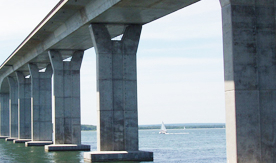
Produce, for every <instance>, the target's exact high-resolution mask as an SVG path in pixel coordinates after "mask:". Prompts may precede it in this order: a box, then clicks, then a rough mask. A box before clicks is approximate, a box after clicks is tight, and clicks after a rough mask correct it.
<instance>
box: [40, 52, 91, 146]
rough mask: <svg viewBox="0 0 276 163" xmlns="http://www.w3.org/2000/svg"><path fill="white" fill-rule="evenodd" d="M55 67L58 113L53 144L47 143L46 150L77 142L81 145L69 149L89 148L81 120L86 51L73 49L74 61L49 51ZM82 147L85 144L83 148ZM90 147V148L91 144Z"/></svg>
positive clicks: (55, 105) (55, 110) (54, 108)
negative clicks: (82, 137)
mask: <svg viewBox="0 0 276 163" xmlns="http://www.w3.org/2000/svg"><path fill="white" fill-rule="evenodd" d="M49 57H50V61H51V65H52V68H53V72H54V73H53V95H54V96H53V103H54V104H53V113H54V116H53V117H54V138H53V142H54V145H53V146H45V150H47V151H51V150H54V149H53V148H55V147H56V148H57V150H60V146H56V145H60V144H61V146H62V145H64V144H76V145H77V147H75V146H73V147H70V146H69V145H65V146H64V147H63V149H64V150H66V147H67V148H68V150H69V149H71V148H72V149H78V150H86V149H87V147H86V146H85V145H83V146H82V145H81V119H80V67H81V62H82V58H83V51H75V52H73V55H72V58H71V61H63V59H62V55H61V53H60V52H58V51H53V50H50V51H49ZM81 147H84V148H83V149H82V148H81ZM89 148H90V147H89Z"/></svg>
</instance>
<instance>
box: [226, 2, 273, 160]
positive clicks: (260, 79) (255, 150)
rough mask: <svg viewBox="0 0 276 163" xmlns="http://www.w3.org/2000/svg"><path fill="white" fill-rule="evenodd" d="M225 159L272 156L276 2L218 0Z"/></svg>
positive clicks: (267, 157)
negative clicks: (223, 81)
mask: <svg viewBox="0 0 276 163" xmlns="http://www.w3.org/2000/svg"><path fill="white" fill-rule="evenodd" d="M221 5H222V16H223V46H224V69H225V70H224V71H225V98H226V137H227V160H228V161H227V162H229V163H236V162H238V163H273V162H275V160H276V155H275V151H276V132H275V131H276V118H275V117H276V64H275V63H276V51H275V48H276V41H275V40H276V33H275V29H276V24H275V1H269V0H255V1H238V0H230V1H229V0H221Z"/></svg>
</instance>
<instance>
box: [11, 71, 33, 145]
mask: <svg viewBox="0 0 276 163" xmlns="http://www.w3.org/2000/svg"><path fill="white" fill-rule="evenodd" d="M15 74H16V78H17V81H18V139H19V140H18V141H14V142H22V141H21V140H20V139H24V140H25V139H28V140H30V139H31V79H30V78H25V76H24V74H23V73H22V72H19V71H17V72H16V73H15Z"/></svg>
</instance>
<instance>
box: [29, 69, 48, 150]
mask: <svg viewBox="0 0 276 163" xmlns="http://www.w3.org/2000/svg"><path fill="white" fill-rule="evenodd" d="M28 67H29V71H30V75H31V81H32V82H31V97H32V101H31V115H32V117H31V139H32V141H50V142H52V131H53V129H52V128H53V127H52V73H53V70H52V67H51V64H49V65H48V66H47V67H46V70H45V72H39V69H38V67H37V65H36V64H29V65H28ZM31 143H32V142H31ZM38 143H39V144H43V143H42V142H38ZM27 144H28V145H30V143H27ZM32 144H34V143H32ZM44 144H45V143H44ZM50 144H51V143H50Z"/></svg>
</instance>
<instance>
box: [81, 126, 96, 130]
mask: <svg viewBox="0 0 276 163" xmlns="http://www.w3.org/2000/svg"><path fill="white" fill-rule="evenodd" d="M96 128H97V127H96V126H94V125H81V130H82V131H94V130H96Z"/></svg>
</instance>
